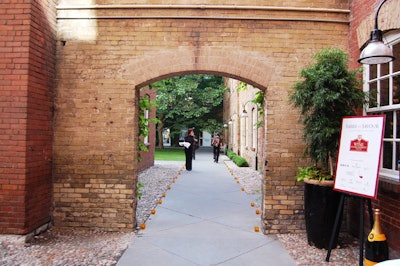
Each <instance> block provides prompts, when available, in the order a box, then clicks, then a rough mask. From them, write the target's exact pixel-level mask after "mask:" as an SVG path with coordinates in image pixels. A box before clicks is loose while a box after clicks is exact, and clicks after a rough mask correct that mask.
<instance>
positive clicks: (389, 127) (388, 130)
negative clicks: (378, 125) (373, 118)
mask: <svg viewBox="0 0 400 266" xmlns="http://www.w3.org/2000/svg"><path fill="white" fill-rule="evenodd" d="M385 114H386V123H385V136H384V138H385V139H389V138H390V139H391V138H393V113H392V112H387V113H385Z"/></svg>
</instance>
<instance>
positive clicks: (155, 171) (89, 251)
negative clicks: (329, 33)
mask: <svg viewBox="0 0 400 266" xmlns="http://www.w3.org/2000/svg"><path fill="white" fill-rule="evenodd" d="M221 157H222V158H221V159H222V161H223V162H224V164H225V166H226V167H227V168H228V170H229V171H230V173H231V175H232V176H233V178H234V179H235V180H236V181H237V182H238V184H240V185H241V186H242V187H243V188H244V191H245V192H246V193H251V194H260V200H259V201H257V202H256V205H258V206H260V205H261V192H260V189H261V180H262V176H261V174H260V173H259V172H257V171H254V170H252V169H251V168H248V167H242V168H239V167H237V166H236V165H235V164H234V163H233V162H232V161H230V160H229V159H227V157H226V156H221ZM183 169H184V163H183V162H161V161H157V162H156V163H155V165H154V166H153V167H150V168H149V169H147V170H145V171H143V172H141V173H140V174H139V177H138V178H139V182H141V183H142V184H143V188H142V190H141V192H142V197H141V198H140V199H139V201H138V206H137V212H136V214H137V220H138V224H141V223H145V221H146V220H147V219H148V217H149V216H150V213H151V210H152V209H154V208H155V207H156V205H157V201H158V200H159V199H160V198H162V196H163V193H166V192H167V190H168V185H170V184H171V183H172V182H174V180H175V179H176V178H177V177H179V175H180V174H181V173H182V171H183ZM135 236H136V234H135V232H132V233H126V232H104V231H80V230H77V229H71V230H60V229H57V228H51V229H49V230H47V231H46V232H44V233H42V234H41V235H39V236H36V237H34V239H33V240H32V241H31V242H30V243H25V241H23V240H21V239H22V238H21V237H19V236H9V235H0V265H2V266H14V265H15V266H17V265H18V266H25V265H29V266H47V265H49V266H50V265H51V266H61V265H96V266H97V265H100V266H113V265H116V264H117V262H118V260H119V258H120V257H121V256H122V254H123V252H124V251H125V249H126V248H127V247H128V245H129V244H130V243H131V242H132V240H133V238H134V237H135ZM277 237H278V239H279V241H280V242H281V244H282V246H283V247H284V248H285V249H286V250H288V252H289V254H290V255H291V256H292V257H293V258H294V260H295V261H296V263H297V265H304V266H306V265H307V266H309V265H329V263H330V265H335V266H337V265H341V266H347V265H349V266H350V265H357V264H358V242H357V241H356V240H355V239H353V238H350V237H348V236H345V237H344V238H343V239H344V241H342V242H343V243H344V244H342V246H340V247H338V248H337V249H334V250H332V253H331V257H330V262H329V263H327V262H325V257H326V254H327V251H326V250H323V249H322V250H321V249H317V248H315V247H311V246H309V245H308V243H307V239H306V235H305V234H280V235H277ZM340 239H342V237H341V238H340Z"/></svg>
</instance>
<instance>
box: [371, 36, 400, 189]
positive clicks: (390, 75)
mask: <svg viewBox="0 0 400 266" xmlns="http://www.w3.org/2000/svg"><path fill="white" fill-rule="evenodd" d="M385 39H386V40H387V44H388V45H389V46H390V47H391V49H392V50H393V55H394V57H395V58H396V59H395V60H394V61H392V62H390V63H387V64H381V65H364V91H367V92H369V95H370V101H369V104H368V106H367V108H366V114H367V115H374V114H385V115H386V123H385V132H384V138H383V146H382V158H381V169H380V174H381V175H382V176H384V177H386V178H389V179H392V180H396V181H400V180H399V170H400V169H399V168H400V32H397V33H395V34H391V35H389V36H385Z"/></svg>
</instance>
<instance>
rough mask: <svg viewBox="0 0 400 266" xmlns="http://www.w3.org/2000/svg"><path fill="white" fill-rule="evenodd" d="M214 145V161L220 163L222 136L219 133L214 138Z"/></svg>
mask: <svg viewBox="0 0 400 266" xmlns="http://www.w3.org/2000/svg"><path fill="white" fill-rule="evenodd" d="M212 146H213V154H214V163H218V159H219V153H220V151H221V138H220V136H219V134H215V136H214V138H213V140H212Z"/></svg>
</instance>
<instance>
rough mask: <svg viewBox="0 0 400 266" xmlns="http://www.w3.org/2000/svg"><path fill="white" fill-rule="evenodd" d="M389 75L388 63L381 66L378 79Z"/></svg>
mask: <svg viewBox="0 0 400 266" xmlns="http://www.w3.org/2000/svg"><path fill="white" fill-rule="evenodd" d="M386 75H389V63H386V64H381V73H380V75H379V76H380V77H382V76H386Z"/></svg>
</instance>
